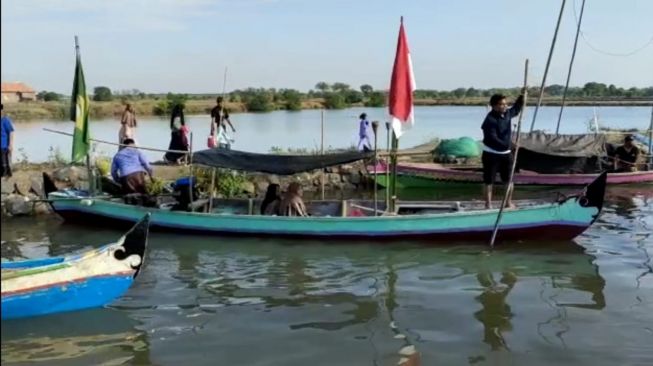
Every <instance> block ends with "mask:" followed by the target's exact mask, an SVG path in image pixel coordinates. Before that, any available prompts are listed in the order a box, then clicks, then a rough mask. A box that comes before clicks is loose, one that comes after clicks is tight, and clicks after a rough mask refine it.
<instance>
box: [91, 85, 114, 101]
mask: <svg viewBox="0 0 653 366" xmlns="http://www.w3.org/2000/svg"><path fill="white" fill-rule="evenodd" d="M93 100H94V101H96V102H109V101H111V100H113V94H112V93H111V89H109V88H107V87H106V86H97V87H95V88H94V89H93Z"/></svg>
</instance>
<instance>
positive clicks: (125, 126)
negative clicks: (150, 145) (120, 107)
mask: <svg viewBox="0 0 653 366" xmlns="http://www.w3.org/2000/svg"><path fill="white" fill-rule="evenodd" d="M135 135H136V113H135V112H134V107H132V105H131V104H130V103H127V104H125V110H124V111H123V112H122V118H121V119H120V132H119V133H118V142H119V143H120V144H122V143H123V142H124V141H125V140H126V139H132V140H135ZM123 147H124V146H121V147H120V149H122V148H123Z"/></svg>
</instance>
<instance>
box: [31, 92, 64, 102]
mask: <svg viewBox="0 0 653 366" xmlns="http://www.w3.org/2000/svg"><path fill="white" fill-rule="evenodd" d="M36 98H37V99H38V100H42V101H44V102H56V101H59V100H61V95H59V94H57V93H55V92H49V91H45V90H44V91H42V92H39V93H38V94H36Z"/></svg>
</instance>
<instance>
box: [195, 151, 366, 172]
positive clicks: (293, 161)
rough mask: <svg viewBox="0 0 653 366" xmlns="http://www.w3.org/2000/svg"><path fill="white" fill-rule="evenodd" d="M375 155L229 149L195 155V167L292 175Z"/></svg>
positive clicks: (354, 152) (353, 152)
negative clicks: (256, 151) (271, 152)
mask: <svg viewBox="0 0 653 366" xmlns="http://www.w3.org/2000/svg"><path fill="white" fill-rule="evenodd" d="M373 156H374V153H372V152H368V153H364V152H357V151H349V152H341V153H334V154H324V155H273V154H257V153H251V152H245V151H237V150H227V149H208V150H202V151H199V152H196V153H194V154H193V159H192V162H193V164H199V165H204V166H209V167H214V168H225V169H233V170H241V171H248V172H261V173H268V174H278V175H291V174H295V173H301V172H307V171H311V170H317V169H323V168H327V167H330V166H336V165H342V164H347V163H351V162H354V161H358V160H363V159H367V158H371V157H373Z"/></svg>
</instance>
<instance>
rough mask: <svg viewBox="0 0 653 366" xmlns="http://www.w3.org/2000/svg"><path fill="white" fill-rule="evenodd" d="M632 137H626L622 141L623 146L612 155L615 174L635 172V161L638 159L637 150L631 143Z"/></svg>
mask: <svg viewBox="0 0 653 366" xmlns="http://www.w3.org/2000/svg"><path fill="white" fill-rule="evenodd" d="M633 140H634V139H633V136H631V135H628V136H626V138H625V139H624V144H623V145H621V146H619V147H618V148H617V150H615V153H614V158H613V159H614V170H615V171H616V172H635V171H637V159H638V158H639V149H638V148H637V146H635V144H634V143H633Z"/></svg>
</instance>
